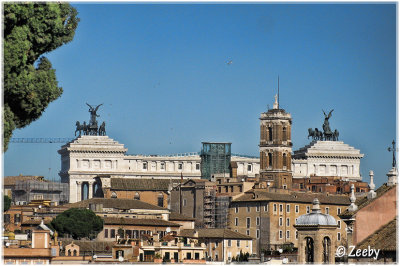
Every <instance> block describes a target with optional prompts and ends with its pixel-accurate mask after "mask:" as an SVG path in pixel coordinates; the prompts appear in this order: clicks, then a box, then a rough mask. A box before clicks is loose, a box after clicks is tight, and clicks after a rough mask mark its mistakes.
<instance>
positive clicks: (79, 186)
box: [76, 181, 82, 202]
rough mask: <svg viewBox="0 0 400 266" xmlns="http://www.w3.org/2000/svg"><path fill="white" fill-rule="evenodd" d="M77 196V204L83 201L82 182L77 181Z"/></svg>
mask: <svg viewBox="0 0 400 266" xmlns="http://www.w3.org/2000/svg"><path fill="white" fill-rule="evenodd" d="M76 185H77V186H76V190H77V191H76V196H77V200H76V202H78V201H81V200H82V181H76Z"/></svg>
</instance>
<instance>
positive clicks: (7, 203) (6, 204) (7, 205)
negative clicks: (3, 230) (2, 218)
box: [3, 195, 11, 212]
mask: <svg viewBox="0 0 400 266" xmlns="http://www.w3.org/2000/svg"><path fill="white" fill-rule="evenodd" d="M3 204H4V205H3V210H4V211H5V212H6V211H8V209H10V207H11V199H10V198H9V197H8V196H7V195H4V201H3Z"/></svg>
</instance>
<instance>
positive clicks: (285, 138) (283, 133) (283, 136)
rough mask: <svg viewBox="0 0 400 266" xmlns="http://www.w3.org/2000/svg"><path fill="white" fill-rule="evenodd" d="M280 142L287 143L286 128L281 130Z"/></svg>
mask: <svg viewBox="0 0 400 266" xmlns="http://www.w3.org/2000/svg"><path fill="white" fill-rule="evenodd" d="M282 140H283V141H287V134H286V127H284V128H283V130H282Z"/></svg>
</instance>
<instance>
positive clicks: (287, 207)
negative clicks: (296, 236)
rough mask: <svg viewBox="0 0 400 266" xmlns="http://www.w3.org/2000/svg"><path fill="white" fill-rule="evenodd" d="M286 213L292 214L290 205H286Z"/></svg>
mask: <svg viewBox="0 0 400 266" xmlns="http://www.w3.org/2000/svg"><path fill="white" fill-rule="evenodd" d="M286 212H290V205H289V204H287V205H286Z"/></svg>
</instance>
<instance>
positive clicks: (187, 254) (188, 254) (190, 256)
mask: <svg viewBox="0 0 400 266" xmlns="http://www.w3.org/2000/svg"><path fill="white" fill-rule="evenodd" d="M186 258H187V259H188V260H191V259H192V253H190V252H187V253H186Z"/></svg>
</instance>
